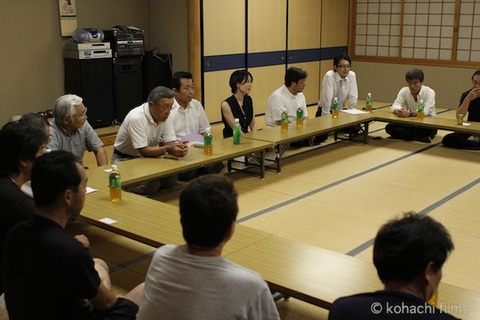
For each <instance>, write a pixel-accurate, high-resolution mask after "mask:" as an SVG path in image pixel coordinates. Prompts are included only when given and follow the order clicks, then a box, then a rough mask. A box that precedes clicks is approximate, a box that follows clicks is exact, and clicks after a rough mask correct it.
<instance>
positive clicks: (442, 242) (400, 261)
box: [373, 212, 453, 283]
mask: <svg viewBox="0 0 480 320" xmlns="http://www.w3.org/2000/svg"><path fill="white" fill-rule="evenodd" d="M452 250H453V242H452V239H451V237H450V234H449V233H448V231H447V230H446V229H445V227H444V226H443V225H442V224H440V223H439V222H437V221H435V220H434V219H432V218H430V217H428V216H423V217H422V216H419V215H418V214H415V213H414V212H409V213H407V214H406V215H405V216H404V217H403V218H400V219H394V220H391V221H390V222H388V223H387V224H385V225H384V226H383V227H381V228H380V230H379V231H378V233H377V236H376V238H375V244H374V247H373V263H374V264H375V267H376V268H377V272H378V276H379V277H380V280H382V282H383V283H386V282H389V281H392V280H397V281H405V282H410V281H413V280H414V279H415V278H416V277H417V276H418V275H420V274H421V273H422V272H423V271H424V270H425V268H426V267H427V265H428V263H429V262H433V268H434V271H438V270H440V269H441V268H442V266H443V264H444V263H445V261H446V260H447V257H448V254H449V253H450V251H452Z"/></svg>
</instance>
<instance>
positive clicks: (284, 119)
mask: <svg viewBox="0 0 480 320" xmlns="http://www.w3.org/2000/svg"><path fill="white" fill-rule="evenodd" d="M280 130H281V131H282V132H286V131H288V115H287V113H286V112H285V111H283V112H282V115H281V117H280Z"/></svg>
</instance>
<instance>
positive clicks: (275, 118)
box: [265, 67, 308, 127]
mask: <svg viewBox="0 0 480 320" xmlns="http://www.w3.org/2000/svg"><path fill="white" fill-rule="evenodd" d="M307 76H308V74H307V72H306V71H304V70H302V69H300V68H295V67H291V68H289V69H288V70H287V73H286V74H285V85H283V86H281V87H280V88H278V89H277V90H275V91H274V92H273V93H272V94H271V95H270V98H268V102H267V109H266V111H265V125H266V126H267V127H276V126H279V125H280V121H281V116H282V112H286V113H287V115H288V122H289V123H292V122H295V121H296V119H297V109H298V108H301V109H302V110H303V118H304V119H307V118H308V111H307V102H306V100H305V96H304V95H303V89H305V85H306V81H307Z"/></svg>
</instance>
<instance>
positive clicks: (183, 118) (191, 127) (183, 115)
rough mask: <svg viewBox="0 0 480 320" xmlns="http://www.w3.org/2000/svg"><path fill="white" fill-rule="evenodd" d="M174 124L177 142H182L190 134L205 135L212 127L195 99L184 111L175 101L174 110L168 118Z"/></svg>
mask: <svg viewBox="0 0 480 320" xmlns="http://www.w3.org/2000/svg"><path fill="white" fill-rule="evenodd" d="M168 119H170V120H171V121H172V123H173V128H174V130H175V135H176V137H177V140H181V139H182V138H183V137H184V136H186V135H187V134H190V133H198V134H202V135H203V134H204V133H205V131H206V129H207V127H210V123H209V122H208V118H207V115H206V113H205V110H204V109H203V106H202V104H201V103H200V101H198V100H195V99H193V100H192V101H190V103H189V104H188V106H187V107H186V108H185V109H183V108H182V107H181V106H180V105H179V104H178V102H177V100H175V99H174V101H173V108H172V111H171V112H170V115H169V116H168Z"/></svg>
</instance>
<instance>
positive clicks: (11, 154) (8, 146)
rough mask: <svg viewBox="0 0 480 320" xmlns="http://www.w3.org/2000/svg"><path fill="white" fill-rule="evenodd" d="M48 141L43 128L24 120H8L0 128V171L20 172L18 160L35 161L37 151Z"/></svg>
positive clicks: (2, 172)
mask: <svg viewBox="0 0 480 320" xmlns="http://www.w3.org/2000/svg"><path fill="white" fill-rule="evenodd" d="M47 143H48V136H47V133H46V131H45V128H40V127H38V126H35V125H32V124H31V123H28V122H25V121H14V122H9V123H7V124H6V125H4V126H3V127H2V129H1V130H0V145H1V146H2V152H1V154H0V173H1V174H3V175H5V176H11V175H12V174H19V173H20V161H31V162H33V161H35V158H36V156H37V153H38V152H39V151H40V149H41V148H42V147H44V146H45V145H46V144H47Z"/></svg>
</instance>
